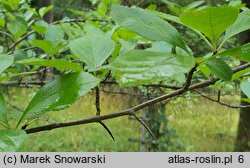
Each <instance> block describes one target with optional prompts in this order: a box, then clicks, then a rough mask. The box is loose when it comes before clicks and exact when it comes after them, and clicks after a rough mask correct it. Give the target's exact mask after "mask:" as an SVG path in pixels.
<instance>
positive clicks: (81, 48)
mask: <svg viewBox="0 0 250 168" xmlns="http://www.w3.org/2000/svg"><path fill="white" fill-rule="evenodd" d="M69 48H70V50H71V51H72V52H73V53H74V54H75V55H76V56H77V57H78V58H80V59H81V60H82V61H83V62H85V63H86V64H87V65H88V66H89V67H90V68H94V69H97V68H98V67H100V66H101V65H102V64H103V63H104V62H105V61H106V59H107V58H108V57H109V56H110V54H111V53H112V52H113V50H114V49H115V43H114V42H113V41H112V40H111V39H110V38H109V37H107V36H97V37H95V36H86V37H83V38H80V39H76V40H74V41H72V42H71V43H70V44H69Z"/></svg>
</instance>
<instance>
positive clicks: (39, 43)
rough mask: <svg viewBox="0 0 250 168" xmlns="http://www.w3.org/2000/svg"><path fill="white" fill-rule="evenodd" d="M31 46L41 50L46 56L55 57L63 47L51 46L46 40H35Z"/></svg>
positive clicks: (61, 45)
mask: <svg viewBox="0 0 250 168" xmlns="http://www.w3.org/2000/svg"><path fill="white" fill-rule="evenodd" d="M31 44H32V45H33V46H36V47H39V48H41V49H42V50H43V51H44V52H45V53H46V54H47V55H50V56H53V55H55V54H56V53H57V52H58V51H59V50H60V49H61V48H62V47H63V46H64V45H63V44H60V45H58V46H53V43H52V42H51V41H48V40H37V39H35V40H34V41H33V42H31Z"/></svg>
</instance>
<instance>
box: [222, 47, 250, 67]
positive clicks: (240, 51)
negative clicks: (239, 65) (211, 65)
mask: <svg viewBox="0 0 250 168" xmlns="http://www.w3.org/2000/svg"><path fill="white" fill-rule="evenodd" d="M217 55H218V56H231V57H235V58H237V59H240V60H241V61H245V62H249V61H250V43H247V44H245V45H242V46H239V47H235V48H231V49H229V50H226V51H223V52H221V53H218V54H217Z"/></svg>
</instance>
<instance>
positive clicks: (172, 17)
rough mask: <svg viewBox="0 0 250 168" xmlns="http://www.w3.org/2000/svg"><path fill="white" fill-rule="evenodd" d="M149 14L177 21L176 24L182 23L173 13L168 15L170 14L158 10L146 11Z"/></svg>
mask: <svg viewBox="0 0 250 168" xmlns="http://www.w3.org/2000/svg"><path fill="white" fill-rule="evenodd" d="M148 12H150V13H151V14H154V15H156V16H159V17H160V18H162V19H165V20H168V21H171V22H174V23H178V24H182V22H181V21H180V18H179V17H177V16H174V15H170V14H166V13H162V12H159V11H148Z"/></svg>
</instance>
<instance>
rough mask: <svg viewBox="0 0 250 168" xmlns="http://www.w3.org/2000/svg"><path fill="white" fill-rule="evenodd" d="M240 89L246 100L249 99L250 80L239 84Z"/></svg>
mask: <svg viewBox="0 0 250 168" xmlns="http://www.w3.org/2000/svg"><path fill="white" fill-rule="evenodd" d="M240 88H241V90H242V92H243V93H244V94H245V95H246V96H247V97H248V98H250V79H248V80H245V81H243V82H241V84H240Z"/></svg>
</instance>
